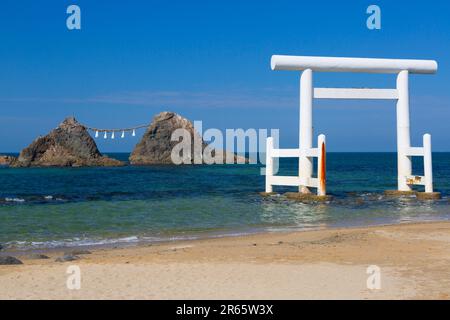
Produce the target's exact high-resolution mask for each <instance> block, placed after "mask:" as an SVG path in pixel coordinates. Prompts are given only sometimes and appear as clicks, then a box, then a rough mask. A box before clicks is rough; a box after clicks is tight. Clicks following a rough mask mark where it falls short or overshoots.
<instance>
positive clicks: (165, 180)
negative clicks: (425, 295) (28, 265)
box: [0, 153, 450, 249]
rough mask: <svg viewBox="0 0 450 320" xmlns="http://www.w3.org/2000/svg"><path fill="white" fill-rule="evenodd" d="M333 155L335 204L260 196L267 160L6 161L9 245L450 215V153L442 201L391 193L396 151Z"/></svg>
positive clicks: (443, 158)
mask: <svg viewBox="0 0 450 320" xmlns="http://www.w3.org/2000/svg"><path fill="white" fill-rule="evenodd" d="M111 156H113V157H115V158H119V159H124V160H125V159H127V157H128V155H127V154H112V155H111ZM283 160H285V161H283V162H281V168H282V170H281V171H280V173H281V174H295V172H296V170H297V161H295V160H294V159H283ZM327 161H328V163H327V179H328V185H327V189H328V190H327V191H328V193H329V194H332V195H333V196H334V200H333V201H332V202H330V203H328V204H319V203H317V204H301V203H296V202H291V201H288V200H285V199H283V198H282V197H271V198H266V199H265V198H262V197H260V196H259V194H258V192H260V191H263V190H264V176H261V175H260V166H259V165H217V166H152V167H132V166H126V167H120V168H28V169H11V168H5V167H3V168H0V243H1V244H3V245H4V246H6V247H7V248H9V249H33V248H51V247H61V246H78V245H99V244H112V243H130V242H131V243H133V242H139V241H161V240H169V239H186V238H187V239H190V238H198V237H210V236H223V235H232V234H245V233H251V232H261V231H283V230H303V229H311V228H321V227H342V226H360V225H374V224H385V223H401V222H410V221H430V220H449V219H450V200H449V195H450V153H436V154H434V155H433V165H434V178H435V188H436V190H437V191H440V192H442V195H443V198H442V200H439V201H417V200H415V199H413V198H403V199H390V198H386V197H384V196H383V191H384V190H387V189H395V188H396V154H395V153H330V154H328V158H327ZM421 165H422V164H421V163H420V162H415V163H414V173H415V174H422V170H421ZM277 191H280V192H284V191H294V189H291V188H279V189H277Z"/></svg>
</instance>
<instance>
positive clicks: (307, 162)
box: [298, 69, 314, 193]
mask: <svg viewBox="0 0 450 320" xmlns="http://www.w3.org/2000/svg"><path fill="white" fill-rule="evenodd" d="M313 98H314V88H313V72H312V70H311V69H306V70H304V71H303V72H302V74H301V76H300V122H299V123H300V128H299V149H300V157H299V166H298V170H299V172H298V173H299V177H300V178H303V179H306V180H307V179H310V178H311V177H312V174H313V159H312V158H311V157H308V156H307V153H306V152H305V151H306V150H308V149H311V148H312V145H313V125H312V123H313V122H312V112H313V111H312V108H313ZM299 192H301V193H310V190H309V189H308V187H307V186H300V187H299Z"/></svg>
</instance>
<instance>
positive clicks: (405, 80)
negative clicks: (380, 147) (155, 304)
mask: <svg viewBox="0 0 450 320" xmlns="http://www.w3.org/2000/svg"><path fill="white" fill-rule="evenodd" d="M397 94H398V100H397V166H398V190H399V191H411V187H410V186H409V185H408V184H407V183H406V179H405V177H408V176H411V175H412V162H411V157H410V156H408V155H407V153H406V151H407V150H409V148H411V134H410V128H409V72H408V70H403V71H400V73H399V74H398V76H397ZM431 192H432V190H431Z"/></svg>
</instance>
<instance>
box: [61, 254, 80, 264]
mask: <svg viewBox="0 0 450 320" xmlns="http://www.w3.org/2000/svg"><path fill="white" fill-rule="evenodd" d="M78 259H80V257H78V256H75V255H73V254H65V255H63V256H62V257H58V258H56V260H55V261H56V262H67V261H74V260H78Z"/></svg>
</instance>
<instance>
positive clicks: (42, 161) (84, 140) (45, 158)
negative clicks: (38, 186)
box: [10, 117, 124, 167]
mask: <svg viewBox="0 0 450 320" xmlns="http://www.w3.org/2000/svg"><path fill="white" fill-rule="evenodd" d="M121 165H124V163H123V162H121V161H119V160H115V159H111V158H108V157H106V156H103V155H102V154H101V153H100V151H99V150H98V148H97V145H96V144H95V141H94V139H92V137H91V136H90V135H89V133H88V131H87V129H86V128H85V127H84V126H83V125H81V124H80V123H79V122H78V121H77V120H76V119H75V118H73V117H69V118H66V119H65V120H64V121H63V122H62V123H61V124H60V125H59V126H58V127H57V128H56V129H54V130H52V131H51V132H50V133H49V134H48V135H46V136H44V137H39V138H37V139H36V140H35V141H33V143H31V144H30V145H29V146H28V147H27V148H25V149H23V150H22V152H21V153H20V155H19V157H18V158H17V159H15V160H13V161H12V162H11V163H10V166H11V167H80V166H121Z"/></svg>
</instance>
